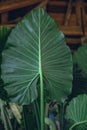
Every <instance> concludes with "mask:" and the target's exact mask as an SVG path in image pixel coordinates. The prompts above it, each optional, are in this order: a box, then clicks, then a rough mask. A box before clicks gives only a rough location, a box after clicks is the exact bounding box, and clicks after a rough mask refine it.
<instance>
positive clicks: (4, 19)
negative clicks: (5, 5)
mask: <svg viewBox="0 0 87 130" xmlns="http://www.w3.org/2000/svg"><path fill="white" fill-rule="evenodd" d="M7 22H8V13H2V14H1V24H6V23H7Z"/></svg>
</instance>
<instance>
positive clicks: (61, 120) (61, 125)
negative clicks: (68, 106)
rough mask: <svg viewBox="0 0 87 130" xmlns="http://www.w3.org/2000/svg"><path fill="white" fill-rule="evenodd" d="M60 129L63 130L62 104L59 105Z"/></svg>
mask: <svg viewBox="0 0 87 130" xmlns="http://www.w3.org/2000/svg"><path fill="white" fill-rule="evenodd" d="M59 114H60V129H61V130H63V125H64V123H63V120H64V119H63V114H64V105H63V103H61V104H60V113H59Z"/></svg>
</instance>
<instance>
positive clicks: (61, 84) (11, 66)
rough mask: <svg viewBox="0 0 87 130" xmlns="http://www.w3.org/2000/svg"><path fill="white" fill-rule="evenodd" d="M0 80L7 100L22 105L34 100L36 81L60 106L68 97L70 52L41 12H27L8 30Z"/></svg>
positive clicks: (47, 18)
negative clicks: (39, 82)
mask: <svg viewBox="0 0 87 130" xmlns="http://www.w3.org/2000/svg"><path fill="white" fill-rule="evenodd" d="M2 78H3V80H4V83H5V89H6V90H7V92H8V95H9V97H10V99H11V100H12V101H14V102H18V103H19V104H22V105H24V104H29V103H31V102H33V101H34V100H35V99H36V98H37V96H38V93H37V88H36V86H37V81H38V79H41V81H42V82H43V83H44V82H45V85H44V88H45V87H46V88H47V90H48V91H49V94H50V97H51V98H52V99H55V100H57V101H59V102H61V101H62V102H63V101H64V100H65V99H66V97H67V95H68V94H69V93H70V91H71V87H72V58H71V52H70V50H69V48H68V47H67V46H66V43H65V38H64V35H63V33H62V32H61V31H59V29H58V27H57V24H56V23H55V22H54V20H53V19H52V18H51V17H50V16H49V15H48V14H47V13H46V12H45V11H44V10H43V9H37V10H34V11H32V12H30V14H28V15H27V16H26V17H25V18H24V19H23V20H22V21H21V22H20V23H18V24H17V26H16V27H15V28H14V29H13V30H12V32H11V34H10V36H9V38H8V41H7V44H6V47H5V49H4V51H3V62H2ZM42 82H41V84H42ZM45 98H46V97H45Z"/></svg>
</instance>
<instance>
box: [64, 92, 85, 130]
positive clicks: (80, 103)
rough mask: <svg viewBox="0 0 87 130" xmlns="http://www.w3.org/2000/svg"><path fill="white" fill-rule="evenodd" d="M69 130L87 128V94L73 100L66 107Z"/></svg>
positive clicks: (83, 129)
mask: <svg viewBox="0 0 87 130" xmlns="http://www.w3.org/2000/svg"><path fill="white" fill-rule="evenodd" d="M66 119H67V120H68V121H69V122H70V128H69V130H87V95H85V94H82V95H79V96H78V97H76V98H74V99H73V100H71V102H70V103H69V106H67V109H66Z"/></svg>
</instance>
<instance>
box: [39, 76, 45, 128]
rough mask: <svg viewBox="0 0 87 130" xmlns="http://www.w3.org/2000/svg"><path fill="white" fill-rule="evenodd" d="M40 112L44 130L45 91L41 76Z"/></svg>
mask: <svg viewBox="0 0 87 130" xmlns="http://www.w3.org/2000/svg"><path fill="white" fill-rule="evenodd" d="M40 112H41V117H40V120H41V130H44V89H43V79H42V75H41V79H40Z"/></svg>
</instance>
